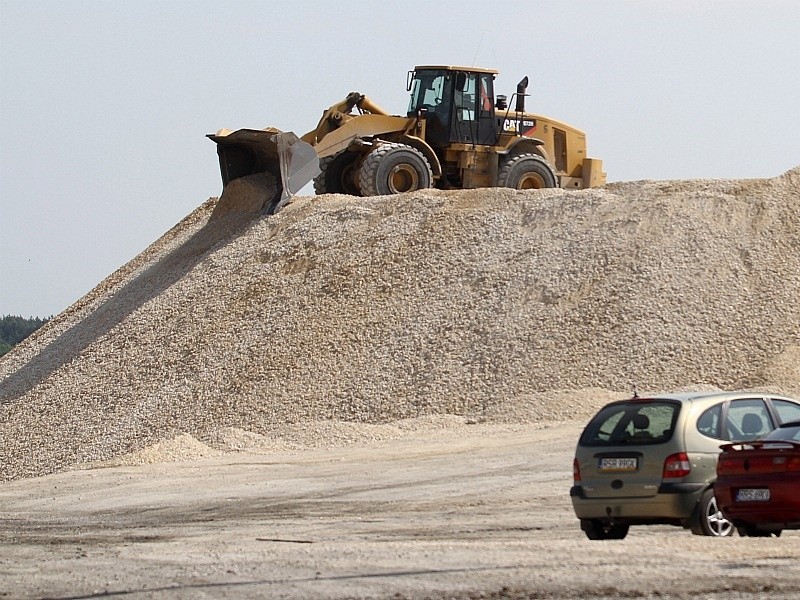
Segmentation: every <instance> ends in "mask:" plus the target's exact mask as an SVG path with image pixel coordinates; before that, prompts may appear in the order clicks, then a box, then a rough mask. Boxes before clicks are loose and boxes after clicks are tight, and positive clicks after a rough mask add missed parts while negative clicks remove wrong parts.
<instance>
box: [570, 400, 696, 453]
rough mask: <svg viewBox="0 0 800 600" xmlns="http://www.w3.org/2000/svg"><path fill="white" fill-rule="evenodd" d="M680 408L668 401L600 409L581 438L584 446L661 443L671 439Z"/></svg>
mask: <svg viewBox="0 0 800 600" xmlns="http://www.w3.org/2000/svg"><path fill="white" fill-rule="evenodd" d="M680 408H681V405H680V403H679V402H672V401H669V400H638V399H637V400H628V401H623V402H615V403H612V404H609V405H607V406H606V407H604V408H603V409H601V410H600V412H599V413H597V415H595V417H594V418H593V419H592V420H591V421H590V422H589V424H588V425H587V426H586V429H584V431H583V434H582V435H581V439H580V444H581V445H584V446H620V445H636V446H640V445H649V444H663V443H665V442H668V441H669V440H670V439H672V434H673V432H674V431H675V422H676V421H677V419H678V413H679V412H680Z"/></svg>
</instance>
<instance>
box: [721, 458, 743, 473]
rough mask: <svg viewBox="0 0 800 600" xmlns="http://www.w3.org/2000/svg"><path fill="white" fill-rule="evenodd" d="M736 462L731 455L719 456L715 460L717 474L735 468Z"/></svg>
mask: <svg viewBox="0 0 800 600" xmlns="http://www.w3.org/2000/svg"><path fill="white" fill-rule="evenodd" d="M738 462H739V461H738V460H737V459H736V458H734V457H732V456H725V455H722V456H720V457H719V461H717V475H723V474H727V473H728V472H730V471H732V470H735V469H734V466H735V465H736V464H737V463H738Z"/></svg>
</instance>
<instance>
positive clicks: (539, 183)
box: [517, 173, 547, 190]
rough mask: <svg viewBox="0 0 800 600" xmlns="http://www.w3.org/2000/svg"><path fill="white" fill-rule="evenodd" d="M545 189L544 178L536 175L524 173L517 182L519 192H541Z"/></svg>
mask: <svg viewBox="0 0 800 600" xmlns="http://www.w3.org/2000/svg"><path fill="white" fill-rule="evenodd" d="M546 187H547V184H546V183H545V180H544V178H543V177H542V176H541V175H539V174H538V173H525V174H524V175H523V176H522V178H521V179H520V180H519V185H518V186H517V189H519V190H541V189H544V188H546Z"/></svg>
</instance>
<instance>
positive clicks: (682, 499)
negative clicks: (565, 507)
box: [569, 483, 707, 524]
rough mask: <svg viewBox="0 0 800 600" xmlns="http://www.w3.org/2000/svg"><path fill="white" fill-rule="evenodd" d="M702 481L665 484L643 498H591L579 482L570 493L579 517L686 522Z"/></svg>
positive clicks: (629, 521)
mask: <svg viewBox="0 0 800 600" xmlns="http://www.w3.org/2000/svg"><path fill="white" fill-rule="evenodd" d="M706 487H707V486H706V484H703V483H669V484H662V485H661V486H660V487H659V489H658V491H657V493H655V494H654V495H652V496H644V497H588V496H587V495H586V492H585V490H584V489H583V487H582V486H580V485H574V486H572V488H571V489H570V492H569V495H570V498H571V499H572V507H573V509H574V510H575V515H576V516H577V517H578V518H579V519H607V520H611V521H614V522H618V523H626V522H627V523H631V524H634V523H637V524H647V523H653V524H655V523H686V522H688V521H689V519H691V518H692V516H693V514H694V511H695V508H696V507H697V503H698V501H699V499H700V495H701V494H702V493H703V491H704V490H705V489H706Z"/></svg>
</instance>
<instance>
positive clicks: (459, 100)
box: [408, 66, 498, 148]
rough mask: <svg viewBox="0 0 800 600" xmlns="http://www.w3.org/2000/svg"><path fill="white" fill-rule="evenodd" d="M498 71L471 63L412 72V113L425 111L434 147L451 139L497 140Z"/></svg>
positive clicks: (478, 142) (483, 142) (489, 143)
mask: <svg viewBox="0 0 800 600" xmlns="http://www.w3.org/2000/svg"><path fill="white" fill-rule="evenodd" d="M495 75H497V71H494V70H491V69H475V68H468V67H445V66H438V67H433V66H431V67H416V68H415V69H414V70H413V71H409V74H408V90H409V91H410V92H411V100H410V102H409V105H408V115H409V116H413V115H417V114H420V113H421V112H422V114H424V115H425V119H426V121H427V127H426V136H425V137H426V139H427V141H428V143H429V144H430V145H431V146H433V147H434V148H444V147H447V146H449V145H450V144H451V143H458V144H470V145H485V146H492V145H494V144H496V143H497V140H498V129H497V120H496V119H495V112H494V109H495V103H494V78H495Z"/></svg>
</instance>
